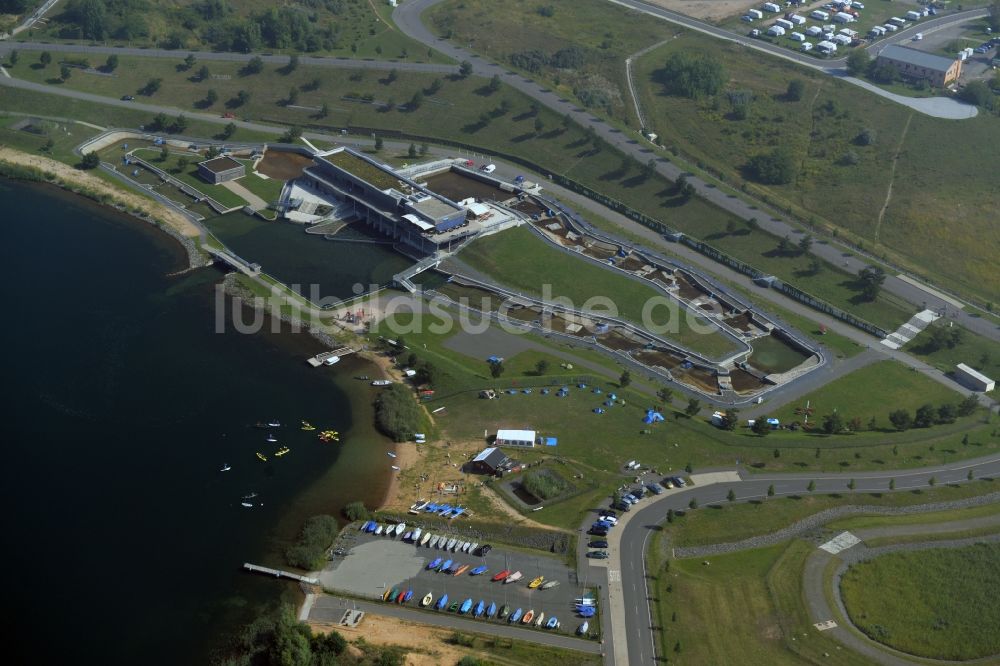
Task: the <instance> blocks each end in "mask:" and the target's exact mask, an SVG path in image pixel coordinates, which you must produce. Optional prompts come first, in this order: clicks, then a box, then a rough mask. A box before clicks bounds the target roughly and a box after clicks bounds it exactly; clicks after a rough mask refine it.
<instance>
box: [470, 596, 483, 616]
mask: <svg viewBox="0 0 1000 666" xmlns="http://www.w3.org/2000/svg"><path fill="white" fill-rule="evenodd" d="M484 612H486V602H485V601H484V600H483V599H480V600H479V603H478V604H476V610H474V611H472V614H473V615H475V616H476V617H481V616H482V614H483V613H484Z"/></svg>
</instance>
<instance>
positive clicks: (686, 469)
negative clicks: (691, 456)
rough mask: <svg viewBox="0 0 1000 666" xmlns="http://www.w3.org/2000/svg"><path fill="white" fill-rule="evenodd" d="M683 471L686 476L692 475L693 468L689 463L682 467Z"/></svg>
mask: <svg viewBox="0 0 1000 666" xmlns="http://www.w3.org/2000/svg"><path fill="white" fill-rule="evenodd" d="M684 471H685V472H687V473H688V474H692V473H693V472H694V468H693V467H692V466H691V463H688V464H687V465H684Z"/></svg>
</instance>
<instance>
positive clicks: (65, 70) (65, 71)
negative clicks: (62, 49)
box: [59, 65, 73, 81]
mask: <svg viewBox="0 0 1000 666" xmlns="http://www.w3.org/2000/svg"><path fill="white" fill-rule="evenodd" d="M72 74H73V71H72V70H71V69H70V68H69V67H68V66H66V65H63V66H62V67H60V68H59V78H60V79H62V80H63V81H67V80H68V79H69V77H70V76H71V75H72Z"/></svg>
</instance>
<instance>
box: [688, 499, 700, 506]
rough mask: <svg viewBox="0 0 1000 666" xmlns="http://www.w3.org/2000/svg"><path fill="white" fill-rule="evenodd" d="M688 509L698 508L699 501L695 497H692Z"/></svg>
mask: <svg viewBox="0 0 1000 666" xmlns="http://www.w3.org/2000/svg"><path fill="white" fill-rule="evenodd" d="M688 508H689V509H697V508H698V499H697V498H695V497H692V498H691V501H690V502H688Z"/></svg>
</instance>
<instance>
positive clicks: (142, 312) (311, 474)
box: [0, 180, 392, 664]
mask: <svg viewBox="0 0 1000 666" xmlns="http://www.w3.org/2000/svg"><path fill="white" fill-rule="evenodd" d="M0 207H2V210H3V211H4V214H3V216H2V218H0V219H2V220H3V223H2V224H3V231H4V243H3V245H2V248H0V257H2V262H3V264H2V265H3V266H4V269H5V270H4V278H5V279H4V280H3V288H2V294H3V301H4V305H5V306H6V313H5V316H4V326H3V332H2V342H3V349H4V350H5V352H6V353H5V356H6V359H5V372H4V377H5V380H6V381H5V382H4V383H5V386H6V387H7V390H5V391H4V402H5V409H4V413H5V415H6V416H5V419H4V435H5V437H4V440H5V443H6V460H5V462H4V464H3V465H2V467H0V469H2V472H0V474H2V483H0V488H2V490H0V493H2V497H3V503H4V510H5V514H6V517H5V520H4V530H3V535H4V549H3V553H4V558H3V559H4V570H5V572H6V584H5V586H4V588H5V589H4V592H5V594H4V597H5V598H4V604H3V606H4V616H5V624H6V628H7V631H8V636H11V637H12V638H9V639H8V641H7V642H8V648H7V650H6V652H7V654H8V657H11V656H13V655H14V654H18V655H21V656H23V655H30V660H29V661H23V660H19V659H15V660H14V661H15V662H16V663H103V664H139V663H141V664H182V663H186V664H195V663H206V662H207V661H208V660H209V655H210V654H211V651H212V649H213V648H214V647H216V646H217V644H218V640H219V638H218V637H219V636H220V635H222V634H224V633H225V632H226V631H228V630H231V629H232V628H233V627H234V626H236V625H237V624H238V623H241V622H244V621H246V620H247V619H249V618H251V617H253V615H254V614H255V613H256V612H258V611H259V610H260V609H261V608H262V607H263V606H265V605H267V604H273V603H276V602H277V601H278V600H279V598H282V597H283V598H284V599H285V600H289V601H295V600H296V599H297V597H296V595H297V592H296V588H295V587H294V585H292V584H290V583H282V582H278V581H275V580H272V579H269V578H260V577H255V576H253V575H250V574H245V573H242V572H241V571H240V567H241V565H242V563H243V562H245V561H252V562H260V563H265V564H267V563H271V564H282V559H281V553H282V552H283V550H284V548H285V546H286V545H287V544H288V541H289V540H290V539H292V538H294V536H295V534H296V533H297V531H298V530H299V528H300V527H301V525H302V521H303V520H304V519H305V518H306V517H308V516H310V515H314V514H317V513H336V512H337V511H338V510H339V508H340V507H341V506H342V505H343V504H344V503H346V502H348V501H351V500H354V499H363V500H365V501H366V502H367V503H368V504H369V505H372V504H376V503H377V502H378V501H379V500H380V499H381V497H382V494H383V493H384V490H385V484H386V483H387V482H388V479H387V478H386V475H387V474H388V472H389V470H388V465H387V463H386V460H387V458H386V456H385V451H387V450H390V447H391V446H392V445H391V444H390V443H389V442H388V441H386V440H385V439H384V438H382V437H381V436H379V435H378V434H377V433H375V432H373V430H372V427H371V421H372V419H371V410H372V407H371V398H372V395H371V389H370V388H369V387H368V386H367V382H360V381H357V380H354V379H352V376H353V375H356V374H358V373H363V372H367V371H369V368H367V367H365V366H363V365H362V364H361V362H360V361H358V360H351V359H346V360H345V361H343V362H342V363H340V364H339V365H338V366H336V367H335V368H332V369H331V368H323V369H312V368H309V367H308V366H307V365H306V364H305V363H304V359H305V358H306V357H307V356H309V355H312V354H313V353H316V352H317V351H320V350H321V348H320V346H319V345H318V343H317V342H316V341H314V340H313V339H312V338H309V337H308V336H306V335H304V334H297V335H293V334H291V333H282V334H271V333H261V334H256V335H243V334H238V333H236V332H234V331H233V327H232V326H229V327H228V331H227V332H225V333H216V332H215V316H214V309H213V308H214V304H215V298H214V285H215V283H217V282H218V281H219V279H220V278H221V274H220V273H219V272H217V271H216V270H214V269H201V270H198V271H195V272H189V273H186V274H184V275H182V276H178V277H169V276H168V274H169V273H171V272H172V271H176V270H178V269H180V268H183V266H184V256H183V253H182V251H181V250H180V248H179V246H177V244H176V243H174V242H173V241H171V240H169V239H167V238H166V237H165V236H164V235H162V234H161V233H159V232H157V231H155V230H153V229H150V228H146V227H144V226H143V225H142V224H140V223H137V222H135V221H133V220H129V219H127V218H123V217H122V216H119V215H116V214H114V213H113V212H111V211H108V210H106V209H102V208H98V207H96V206H94V205H91V204H89V203H87V202H84V201H82V200H79V199H76V198H71V197H69V196H67V195H64V194H63V193H61V192H59V191H57V190H53V189H49V188H43V187H40V186H34V185H23V184H16V183H12V182H9V181H3V180H0ZM268 418H277V419H280V420H281V421H282V422H283V423H284V424H285V427H283V428H281V429H278V430H276V431H275V434H276V435H277V437H278V439H279V440H280V441H279V443H278V444H270V443H267V442H265V441H264V439H265V432H264V431H261V430H257V429H254V428H253V427H252V424H254V423H255V422H257V421H259V420H263V419H268ZM300 419H308V420H309V421H311V422H312V423H313V424H315V425H316V426H317V427H319V428H321V429H322V428H324V427H328V428H333V429H336V430H339V431H341V433H342V443H341V444H333V445H327V444H321V443H320V442H318V440H317V439H316V438H315V437H314V435H315V433H307V432H302V431H301V430H299V428H298V424H299V421H300ZM280 445H287V446H289V447H291V452H290V453H289V454H288V455H286V456H284V457H282V458H275V457H274V456H273V450H274V449H276V448H277V447H278V446H280ZM256 451H261V452H263V453H265V454H266V455H268V458H269V461H268V462H267V463H264V462H261V461H260V460H258V459H257V458H256V456H255V452H256ZM223 463H229V464H230V465H231V466H232V470H231V471H229V472H225V473H223V472H220V471H219V469H220V467H221V466H222V464H223ZM254 492H255V493H258V497H257V498H255V500H254V501H255V502H262V503H263V506H257V507H255V508H253V509H246V508H243V507H241V506H240V502H241V498H242V496H244V495H247V494H250V493H254ZM11 647H14V648H15V649H14V650H11V649H10V648H11Z"/></svg>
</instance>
